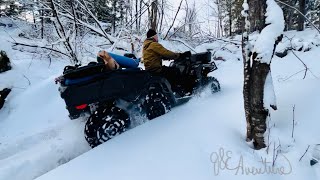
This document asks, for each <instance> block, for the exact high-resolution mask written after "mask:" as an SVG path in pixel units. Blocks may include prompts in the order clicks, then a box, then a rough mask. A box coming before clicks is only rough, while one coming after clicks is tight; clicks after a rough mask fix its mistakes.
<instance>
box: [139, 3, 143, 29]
mask: <svg viewBox="0 0 320 180" xmlns="http://www.w3.org/2000/svg"><path fill="white" fill-rule="evenodd" d="M142 1H143V0H140V5H139V9H140V13H139V23H138V24H139V32H140V27H141V12H142V9H141V8H142Z"/></svg>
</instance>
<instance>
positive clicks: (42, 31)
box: [41, 9, 44, 39]
mask: <svg viewBox="0 0 320 180" xmlns="http://www.w3.org/2000/svg"><path fill="white" fill-rule="evenodd" d="M43 11H44V10H43V9H41V39H43V38H44V17H43V16H44V13H43Z"/></svg>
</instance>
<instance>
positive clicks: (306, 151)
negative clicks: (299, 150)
mask: <svg viewBox="0 0 320 180" xmlns="http://www.w3.org/2000/svg"><path fill="white" fill-rule="evenodd" d="M309 148H310V145H309V146H308V148H307V150H306V152H304V154H303V155H302V156H301V158H300V159H299V162H300V161H301V160H302V158H303V157H304V156H305V155H306V154H307V152H308V150H309Z"/></svg>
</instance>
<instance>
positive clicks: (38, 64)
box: [0, 30, 320, 180]
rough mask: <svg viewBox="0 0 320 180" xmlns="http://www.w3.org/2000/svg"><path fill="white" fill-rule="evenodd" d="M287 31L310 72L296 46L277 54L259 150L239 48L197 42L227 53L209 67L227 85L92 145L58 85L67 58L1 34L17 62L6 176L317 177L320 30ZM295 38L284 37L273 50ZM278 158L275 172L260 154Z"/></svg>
mask: <svg viewBox="0 0 320 180" xmlns="http://www.w3.org/2000/svg"><path fill="white" fill-rule="evenodd" d="M1 33H3V32H1ZM13 36H14V34H13ZM286 36H287V37H289V38H292V37H293V40H292V41H291V42H292V43H293V46H295V47H297V50H299V49H300V48H299V47H298V46H300V47H302V48H303V49H308V51H306V52H303V51H295V54H296V55H297V56H298V57H300V58H301V59H302V60H303V61H304V63H305V64H306V65H307V66H308V68H309V70H310V71H308V72H307V75H306V78H305V79H303V77H304V71H303V69H304V66H303V64H302V63H301V62H300V61H299V60H298V59H297V57H296V56H295V55H294V54H293V53H292V52H290V51H289V52H288V53H289V54H288V55H287V56H285V57H284V58H279V57H275V58H274V59H273V61H272V68H271V69H272V76H273V79H274V83H275V92H276V96H277V104H278V110H277V111H273V112H271V118H270V121H269V127H271V129H270V130H269V131H268V132H270V135H269V136H268V137H266V139H268V140H267V143H269V144H270V146H269V148H267V149H262V150H260V151H255V150H253V149H252V148H251V147H252V145H251V144H249V143H246V142H245V131H246V130H245V128H246V121H245V117H244V109H243V97H242V86H243V63H242V61H239V60H242V57H241V48H240V47H239V46H236V45H231V44H227V43H226V42H223V41H222V42H219V41H216V42H214V43H207V44H203V45H201V46H199V47H196V48H195V49H196V50H197V51H198V52H201V51H205V50H206V49H212V50H213V51H214V52H215V53H214V56H215V57H222V58H223V59H225V60H226V61H217V64H218V70H217V71H214V72H213V73H212V74H211V75H212V76H215V77H216V78H217V79H218V80H219V81H220V84H221V87H222V91H221V92H219V93H217V94H214V95H212V94H211V93H210V92H209V91H208V90H207V91H205V92H203V93H201V94H200V95H199V96H197V97H195V98H194V99H192V100H191V101H190V102H188V103H187V104H185V105H183V106H180V107H176V108H174V109H172V111H171V112H169V113H168V114H166V115H164V116H161V117H159V118H156V119H154V120H153V121H149V122H146V123H144V124H142V125H140V126H138V127H136V128H134V129H131V130H130V131H127V132H125V133H124V134H121V135H120V136H117V137H115V138H114V139H112V140H110V141H108V142H106V143H104V144H102V145H100V146H98V147H97V148H94V149H91V148H90V147H89V146H88V145H87V142H86V141H85V139H84V135H83V127H84V122H85V120H84V119H81V118H80V119H77V120H74V121H71V120H69V118H68V113H67V110H66V109H65V104H64V102H63V100H62V99H61V98H60V96H59V92H58V86H57V85H55V84H54V78H55V77H57V76H59V75H60V74H61V72H62V69H63V67H64V66H65V65H67V64H68V62H67V61H64V60H57V59H53V60H52V62H51V63H50V62H49V61H48V60H47V59H40V58H39V57H33V54H30V53H25V52H20V51H17V50H13V49H12V48H11V46H10V44H9V43H8V42H7V41H8V40H10V37H8V36H7V34H6V33H3V34H1V37H4V38H2V39H0V49H3V50H5V51H7V53H8V55H9V57H10V58H11V59H12V60H13V61H12V64H13V70H11V71H9V72H6V73H2V74H0V78H1V80H0V89H2V88H4V87H8V86H9V87H12V88H13V92H12V93H11V94H10V95H9V97H8V101H7V102H6V104H5V106H4V108H3V109H1V110H0V180H31V179H35V178H36V179H38V180H55V179H66V180H69V179H75V180H82V179H83V180H84V179H101V178H102V179H117V180H118V179H130V180H135V179H139V180H141V179H159V180H160V179H161V180H163V179H184V180H186V179H190V180H191V179H192V180H194V179H201V180H206V179H208V180H209V179H221V180H222V179H257V178H260V179H261V180H264V179H265V180H267V179H271V178H273V179H281V180H282V179H312V180H315V179H320V165H319V164H317V165H315V166H312V167H311V166H310V165H309V161H310V159H311V155H312V150H313V147H314V145H315V144H319V143H320V136H319V128H320V122H319V119H318V117H319V116H320V112H319V111H318V109H319V107H320V96H319V95H318V92H319V91H320V83H319V77H320V62H319V56H320V47H319V45H320V37H319V36H316V31H312V30H306V31H304V32H288V33H286ZM15 38H16V37H15ZM229 40H230V39H228V41H229ZM239 40H240V37H236V38H235V39H233V40H232V41H234V42H239ZM163 43H164V45H165V46H166V47H169V48H170V49H172V50H177V51H184V50H187V49H186V47H185V46H183V45H179V46H178V45H177V44H176V43H177V42H175V43H172V42H163ZM289 45H291V44H290V42H288V39H284V40H283V42H282V43H281V44H280V45H279V47H278V49H277V51H278V52H281V49H280V48H281V47H282V48H283V49H285V48H287V47H288V46H289ZM306 47H310V48H306ZM309 49H310V50H309ZM297 72H298V73H297ZM294 105H295V112H294V119H295V122H296V125H295V130H294V137H293V138H292V137H291V135H292V124H293V106H294ZM308 145H311V146H310V148H309V150H308V152H307V153H306V155H305V156H304V157H303V158H302V159H301V161H299V160H300V158H301V157H302V155H303V154H304V153H305V151H306V149H307V147H308ZM231 153H232V154H231ZM265 158H266V160H265ZM273 159H276V160H275V165H274V168H273V171H272V172H270V171H268V172H264V171H263V170H264V168H265V165H264V164H263V162H261V161H267V162H269V163H267V164H266V167H267V168H269V167H272V162H273ZM270 162H271V163H270ZM248 169H250V170H251V173H250V172H248ZM256 169H262V170H261V171H260V172H261V174H262V175H258V176H254V175H253V173H252V170H256ZM263 172H264V173H263ZM281 174H282V175H281ZM285 174H286V175H285Z"/></svg>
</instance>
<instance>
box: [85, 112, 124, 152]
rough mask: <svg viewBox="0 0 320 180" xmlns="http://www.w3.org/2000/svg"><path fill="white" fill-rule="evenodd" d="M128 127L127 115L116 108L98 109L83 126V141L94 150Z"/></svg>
mask: <svg viewBox="0 0 320 180" xmlns="http://www.w3.org/2000/svg"><path fill="white" fill-rule="evenodd" d="M129 125H130V118H129V115H128V114H127V113H126V112H125V111H124V110H122V109H120V108H118V107H111V108H106V109H99V110H97V111H95V113H94V114H92V115H91V116H90V117H89V119H88V121H87V123H86V125H85V130H84V134H85V139H86V140H87V142H88V143H89V145H90V146H91V147H92V148H94V147H96V146H98V145H100V144H102V143H104V142H106V141H108V140H110V139H112V138H113V137H114V136H116V135H119V134H121V133H123V132H124V131H126V130H127V129H128V128H129Z"/></svg>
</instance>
